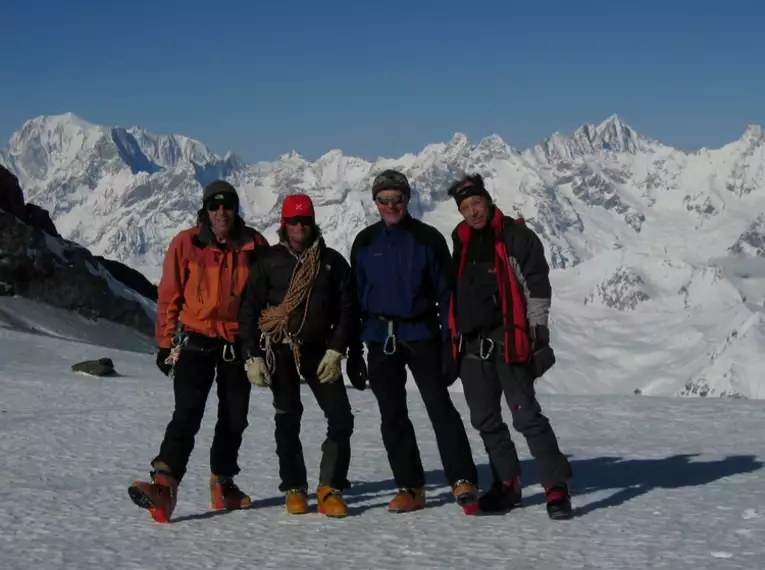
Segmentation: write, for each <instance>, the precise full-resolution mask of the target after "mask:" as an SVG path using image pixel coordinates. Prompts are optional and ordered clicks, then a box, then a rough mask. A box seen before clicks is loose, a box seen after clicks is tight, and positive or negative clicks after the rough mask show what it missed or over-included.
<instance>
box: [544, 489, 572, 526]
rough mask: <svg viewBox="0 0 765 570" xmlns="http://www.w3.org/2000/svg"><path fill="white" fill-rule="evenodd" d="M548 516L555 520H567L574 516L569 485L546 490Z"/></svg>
mask: <svg viewBox="0 0 765 570" xmlns="http://www.w3.org/2000/svg"><path fill="white" fill-rule="evenodd" d="M545 496H546V497H547V514H548V515H549V516H550V518H551V519H554V520H567V519H570V518H572V517H573V516H574V512H573V509H572V508H571V493H570V492H569V489H568V485H567V484H566V483H561V484H559V485H553V486H551V487H546V488H545Z"/></svg>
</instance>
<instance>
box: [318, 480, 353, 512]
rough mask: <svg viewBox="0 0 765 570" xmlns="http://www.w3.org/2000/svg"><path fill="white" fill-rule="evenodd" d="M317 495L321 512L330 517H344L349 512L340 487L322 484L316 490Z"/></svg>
mask: <svg viewBox="0 0 765 570" xmlns="http://www.w3.org/2000/svg"><path fill="white" fill-rule="evenodd" d="M316 497H317V499H318V501H319V512H320V513H321V514H323V515H327V516H328V517H344V516H346V515H347V514H348V507H347V506H346V505H345V501H344V500H343V492H342V491H341V490H340V489H333V488H332V487H329V486H327V485H322V486H320V487H319V488H318V489H317V490H316Z"/></svg>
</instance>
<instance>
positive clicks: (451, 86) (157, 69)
mask: <svg viewBox="0 0 765 570" xmlns="http://www.w3.org/2000/svg"><path fill="white" fill-rule="evenodd" d="M707 2H708V4H707ZM705 6H706V7H705ZM3 19H4V20H5V22H4V24H3V33H2V35H0V47H1V48H2V52H0V53H2V54H3V57H2V58H0V68H2V78H3V81H2V86H1V87H0V146H5V141H7V139H8V137H9V136H10V135H11V133H12V132H13V131H15V130H16V129H18V128H19V127H20V126H21V124H22V123H23V121H24V120H26V119H28V118H30V117H33V116H36V115H40V114H54V113H63V112H67V111H71V112H73V113H76V114H78V115H80V116H81V117H83V118H84V119H86V120H89V121H91V122H95V123H101V124H109V125H121V126H132V125H138V126H142V127H145V128H148V129H150V130H153V131H157V132H177V133H181V134H185V135H188V136H191V137H194V138H198V139H200V140H201V141H203V142H204V143H206V144H208V145H209V146H210V147H211V148H212V149H213V150H214V151H216V152H220V153H223V152H225V151H226V150H229V149H231V150H234V151H235V152H237V153H238V154H240V155H241V156H242V157H243V158H245V159H246V160H248V161H253V160H271V159H274V158H276V157H277V156H278V155H279V154H281V153H282V152H287V151H289V150H290V149H293V148H294V149H296V150H298V151H299V152H301V153H302V154H304V155H305V156H306V157H307V158H311V159H315V158H317V157H318V156H320V155H321V154H322V153H324V152H326V151H328V150H330V149H333V148H341V149H343V150H344V152H346V154H355V155H358V156H364V157H366V158H376V157H378V156H399V155H401V154H403V153H405V152H409V151H418V150H420V149H421V148H422V147H423V146H424V145H425V144H428V143H430V142H436V141H445V140H448V139H450V138H451V136H452V135H453V133H454V132H456V131H460V132H464V133H465V134H466V135H468V137H470V138H471V140H478V139H480V138H481V137H484V136H486V135H489V134H492V133H497V134H499V135H500V136H502V137H503V138H504V139H505V140H506V141H507V142H509V143H510V144H512V145H514V146H517V147H525V146H529V145H531V144H534V143H535V142H537V141H538V140H540V139H542V138H544V137H545V136H548V135H549V134H551V133H552V132H554V131H556V130H558V131H562V132H570V131H573V130H574V129H575V128H576V127H577V126H579V125H580V124H582V123H585V122H598V121H600V120H603V119H605V118H606V117H608V116H609V115H611V114H612V113H618V114H619V115H620V116H621V117H622V118H623V119H624V120H625V121H626V122H627V123H629V124H630V125H632V126H633V127H634V128H636V129H637V130H638V131H640V132H643V133H645V134H646V135H649V136H652V137H654V138H657V139H659V140H662V141H664V142H666V143H668V144H673V145H675V146H679V147H682V148H697V147H700V146H710V147H713V146H718V145H721V144H724V143H726V142H729V141H731V140H735V139H737V138H738V137H739V136H740V135H741V134H742V133H743V131H744V129H745V128H746V126H747V125H749V124H761V125H764V126H765V38H764V37H763V30H762V27H761V25H762V22H763V20H764V19H765V2H756V1H755V0H748V1H740V0H727V1H725V2H722V1H717V2H713V1H712V0H699V1H698V2H697V1H691V0H686V1H682V0H665V2H658V1H654V0H643V1H641V2H621V1H617V0H613V1H610V2H605V1H601V0H581V1H572V0H566V1H562V0H547V1H544V2H541V1H540V2H534V1H532V0H525V1H523V2H514V1H511V0H496V1H483V0H476V1H475V2H473V3H470V2H465V1H460V2H457V1H455V0H439V1H436V0H430V1H425V0H411V2H404V1H400V0H390V1H384V2H383V1H378V2H371V3H366V2H359V1H358V0H356V1H351V0H324V1H321V2H317V1H309V0H300V1H297V0H250V1H242V2H227V1H224V0H220V1H215V2H209V1H201V0H183V1H181V0H178V1H175V2H170V1H167V0H156V1H153V2H151V1H146V0H133V1H131V2H121V3H116V2H103V1H85V0H70V1H68V2H62V1H60V0H10V7H9V6H7V5H4V7H3Z"/></svg>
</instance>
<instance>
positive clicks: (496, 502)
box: [478, 477, 521, 513]
mask: <svg viewBox="0 0 765 570" xmlns="http://www.w3.org/2000/svg"><path fill="white" fill-rule="evenodd" d="M478 506H479V508H480V509H481V512H483V513H502V512H507V511H511V510H513V509H514V508H516V507H520V506H521V479H520V477H516V478H515V479H513V480H512V481H497V480H495V481H494V484H493V485H492V486H491V489H489V490H488V491H487V492H486V493H485V494H484V495H483V496H482V497H481V498H480V499H479V500H478Z"/></svg>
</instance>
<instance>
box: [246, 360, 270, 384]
mask: <svg viewBox="0 0 765 570" xmlns="http://www.w3.org/2000/svg"><path fill="white" fill-rule="evenodd" d="M244 368H245V370H246V371H247V379H248V380H249V381H250V383H251V384H254V385H255V386H260V387H261V388H265V387H267V386H270V385H271V376H270V375H269V374H268V368H266V361H265V360H264V359H263V358H261V357H257V358H253V357H250V358H248V359H247V362H245V364H244Z"/></svg>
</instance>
